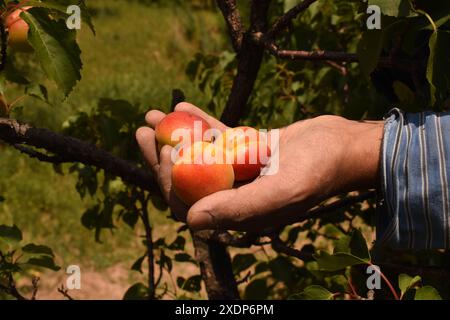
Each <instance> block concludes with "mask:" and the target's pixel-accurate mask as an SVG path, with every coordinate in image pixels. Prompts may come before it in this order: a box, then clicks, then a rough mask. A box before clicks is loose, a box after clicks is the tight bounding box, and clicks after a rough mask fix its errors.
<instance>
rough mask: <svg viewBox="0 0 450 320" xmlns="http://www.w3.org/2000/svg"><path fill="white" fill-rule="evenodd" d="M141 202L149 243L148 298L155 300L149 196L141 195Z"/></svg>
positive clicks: (147, 241) (142, 216)
mask: <svg viewBox="0 0 450 320" xmlns="http://www.w3.org/2000/svg"><path fill="white" fill-rule="evenodd" d="M140 202H141V205H142V210H141V212H140V218H141V220H142V223H143V224H144V230H145V241H146V243H147V263H148V293H149V294H148V299H149V300H154V299H155V293H156V287H155V258H154V252H153V238H152V227H151V225H150V220H149V214H148V209H147V207H148V198H146V197H145V195H143V194H142V195H141V197H140ZM161 265H162V263H161Z"/></svg>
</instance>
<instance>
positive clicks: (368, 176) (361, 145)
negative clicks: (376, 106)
mask: <svg viewBox="0 0 450 320" xmlns="http://www.w3.org/2000/svg"><path fill="white" fill-rule="evenodd" d="M383 132H384V121H368V122H355V123H354V127H353V128H352V134H351V137H352V138H351V143H350V145H351V151H350V152H349V156H350V157H351V160H350V161H349V166H348V168H347V170H348V172H349V173H350V177H351V180H350V184H349V186H348V189H349V190H348V191H352V190H358V189H371V188H376V187H377V185H378V182H379V175H380V158H381V157H380V154H381V151H382V150H381V149H382V140H383Z"/></svg>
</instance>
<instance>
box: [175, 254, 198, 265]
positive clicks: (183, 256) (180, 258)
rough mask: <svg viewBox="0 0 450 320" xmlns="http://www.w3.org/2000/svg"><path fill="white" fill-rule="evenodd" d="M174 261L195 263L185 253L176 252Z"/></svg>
mask: <svg viewBox="0 0 450 320" xmlns="http://www.w3.org/2000/svg"><path fill="white" fill-rule="evenodd" d="M174 259H175V261H178V262H192V263H193V264H197V263H196V262H195V260H194V259H192V257H191V256H190V255H189V254H187V253H177V254H176V255H175V257H174Z"/></svg>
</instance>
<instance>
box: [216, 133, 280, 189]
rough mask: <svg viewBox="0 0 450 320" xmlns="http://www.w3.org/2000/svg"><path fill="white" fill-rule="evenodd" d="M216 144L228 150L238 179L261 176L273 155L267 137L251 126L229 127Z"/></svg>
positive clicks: (228, 158)
mask: <svg viewBox="0 0 450 320" xmlns="http://www.w3.org/2000/svg"><path fill="white" fill-rule="evenodd" d="M214 144H216V145H217V146H218V147H219V148H223V149H224V150H226V152H227V154H228V157H227V160H228V161H230V159H231V161H232V165H233V169H234V175H235V179H236V181H247V180H251V179H254V178H256V177H257V176H259V174H260V172H261V168H262V167H264V166H265V165H266V164H267V161H268V158H269V157H270V155H271V150H270V148H269V145H268V142H267V141H266V139H265V138H264V137H261V136H260V135H259V132H258V130H256V129H254V128H251V127H237V128H233V129H228V130H226V131H225V132H224V133H223V134H222V135H221V136H219V137H218V139H217V140H216V141H215V142H214Z"/></svg>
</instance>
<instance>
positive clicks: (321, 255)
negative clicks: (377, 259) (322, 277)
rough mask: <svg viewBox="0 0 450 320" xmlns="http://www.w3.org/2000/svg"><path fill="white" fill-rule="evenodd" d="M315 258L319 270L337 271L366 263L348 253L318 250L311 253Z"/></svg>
mask: <svg viewBox="0 0 450 320" xmlns="http://www.w3.org/2000/svg"><path fill="white" fill-rule="evenodd" d="M313 256H314V258H315V259H316V260H317V264H318V265H319V270H320V271H338V270H342V269H345V268H346V267H351V266H354V265H358V264H367V263H368V261H366V260H363V259H360V258H358V257H356V256H353V255H351V254H349V253H335V254H333V255H331V254H329V253H328V252H325V251H319V252H318V253H316V254H314V255H313Z"/></svg>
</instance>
